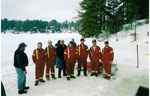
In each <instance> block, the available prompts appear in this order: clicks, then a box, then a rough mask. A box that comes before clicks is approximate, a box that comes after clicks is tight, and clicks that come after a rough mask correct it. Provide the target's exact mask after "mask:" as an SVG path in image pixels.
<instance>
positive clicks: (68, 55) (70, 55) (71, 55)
mask: <svg viewBox="0 0 150 96" xmlns="http://www.w3.org/2000/svg"><path fill="white" fill-rule="evenodd" d="M76 56H77V52H76V48H74V47H73V48H69V47H68V48H66V49H65V52H64V59H65V60H66V71H67V77H70V75H71V76H74V66H75V63H76V58H77V57H76Z"/></svg>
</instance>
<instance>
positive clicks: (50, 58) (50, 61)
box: [45, 46, 56, 79]
mask: <svg viewBox="0 0 150 96" xmlns="http://www.w3.org/2000/svg"><path fill="white" fill-rule="evenodd" d="M45 52H46V78H47V79H49V78H50V77H49V70H51V76H52V77H54V76H55V68H54V66H55V60H56V49H55V47H53V46H51V47H49V46H48V47H46V48H45Z"/></svg>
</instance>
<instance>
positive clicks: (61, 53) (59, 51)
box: [56, 40, 67, 78]
mask: <svg viewBox="0 0 150 96" xmlns="http://www.w3.org/2000/svg"><path fill="white" fill-rule="evenodd" d="M66 48H67V46H66V45H65V44H64V40H61V41H60V44H59V45H58V47H57V49H56V55H57V56H58V58H59V64H58V78H61V70H63V75H64V76H66V61H65V60H64V51H65V49H66Z"/></svg>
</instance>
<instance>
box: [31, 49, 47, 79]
mask: <svg viewBox="0 0 150 96" xmlns="http://www.w3.org/2000/svg"><path fill="white" fill-rule="evenodd" d="M32 60H33V62H34V63H35V78H36V82H38V81H39V80H43V75H44V67H45V50H44V49H41V52H40V51H39V50H38V49H35V50H34V51H33V55H32Z"/></svg>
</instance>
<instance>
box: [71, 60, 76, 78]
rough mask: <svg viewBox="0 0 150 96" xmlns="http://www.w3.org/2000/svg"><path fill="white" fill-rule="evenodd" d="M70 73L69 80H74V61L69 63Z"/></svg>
mask: <svg viewBox="0 0 150 96" xmlns="http://www.w3.org/2000/svg"><path fill="white" fill-rule="evenodd" d="M70 65H71V66H70V69H71V70H70V72H71V78H75V76H74V66H75V60H72V62H70Z"/></svg>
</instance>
